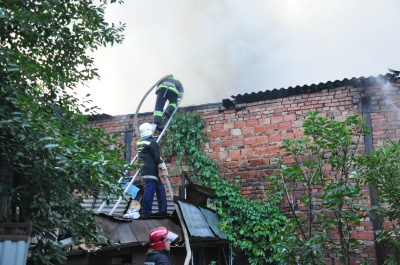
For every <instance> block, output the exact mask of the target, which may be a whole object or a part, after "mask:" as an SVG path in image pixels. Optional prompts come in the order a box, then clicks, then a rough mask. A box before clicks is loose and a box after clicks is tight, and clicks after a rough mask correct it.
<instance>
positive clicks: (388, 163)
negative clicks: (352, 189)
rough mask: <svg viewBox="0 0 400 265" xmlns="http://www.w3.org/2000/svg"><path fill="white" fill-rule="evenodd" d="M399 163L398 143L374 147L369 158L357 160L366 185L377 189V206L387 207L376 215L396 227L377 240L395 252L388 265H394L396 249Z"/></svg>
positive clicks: (399, 212)
mask: <svg viewBox="0 0 400 265" xmlns="http://www.w3.org/2000/svg"><path fill="white" fill-rule="evenodd" d="M399 161H400V141H397V142H395V141H390V140H388V141H386V142H380V143H378V146H377V149H376V150H373V151H372V153H371V155H369V156H364V157H360V158H359V161H358V162H359V164H360V165H362V167H361V168H360V171H361V172H362V175H363V177H365V179H366V181H367V183H369V184H370V185H372V186H374V187H375V188H376V189H377V191H378V195H379V200H380V203H383V204H386V205H388V207H381V208H380V209H379V213H380V215H381V216H385V217H388V219H389V220H390V221H394V222H395V223H396V224H397V227H396V225H393V226H391V227H387V228H386V229H385V228H384V229H383V230H382V231H381V232H380V233H379V237H378V240H379V242H380V243H385V244H387V245H389V246H392V247H393V249H394V250H395V251H394V253H393V261H392V262H393V263H391V264H398V260H399V259H398V258H399V253H398V252H399V249H400V243H399V242H400V232H399V230H398V226H399V225H400V196H399V187H400V178H399V173H400V163H399Z"/></svg>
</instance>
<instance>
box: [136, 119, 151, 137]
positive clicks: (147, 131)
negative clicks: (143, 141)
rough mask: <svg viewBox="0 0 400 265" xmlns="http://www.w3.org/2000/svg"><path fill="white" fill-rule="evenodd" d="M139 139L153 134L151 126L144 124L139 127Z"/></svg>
mask: <svg viewBox="0 0 400 265" xmlns="http://www.w3.org/2000/svg"><path fill="white" fill-rule="evenodd" d="M139 132H140V137H145V136H150V135H151V134H152V133H153V126H151V124H150V123H148V122H146V123H143V124H142V125H140V127H139Z"/></svg>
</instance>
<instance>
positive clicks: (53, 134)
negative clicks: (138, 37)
mask: <svg viewBox="0 0 400 265" xmlns="http://www.w3.org/2000/svg"><path fill="white" fill-rule="evenodd" d="M111 2H112V3H115V2H116V1H115V0H114V1H111ZM106 3H107V1H105V0H104V1H99V4H98V5H95V4H93V3H92V1H89V0H79V1H73V0H60V1H51V0H43V1H35V0H24V1H23V0H3V1H2V2H1V4H0V28H1V29H2V30H1V31H0V165H1V171H0V173H1V182H0V194H1V197H0V201H1V202H2V203H1V205H2V208H1V212H0V214H1V216H0V222H32V223H33V231H32V236H34V237H36V238H37V239H38V242H37V244H36V245H34V247H33V248H31V249H30V252H31V255H30V258H29V262H30V263H32V264H53V263H54V262H56V261H57V262H61V263H62V262H64V261H65V260H66V257H65V253H63V252H62V249H61V248H60V246H59V245H58V244H57V243H55V240H56V238H57V234H56V232H55V229H56V228H57V229H59V231H60V233H64V234H66V233H71V232H74V234H76V235H77V236H76V237H77V239H79V240H81V239H84V240H85V242H86V243H88V244H90V243H91V242H96V240H97V239H98V237H99V236H98V233H97V231H96V229H97V227H96V220H95V218H94V216H93V214H92V213H90V212H88V211H86V210H85V209H83V208H82V207H81V205H80V201H79V200H77V199H76V198H74V197H73V193H74V191H76V190H78V191H80V192H82V193H85V194H87V193H92V194H93V195H94V196H95V197H97V196H98V195H99V192H98V190H99V188H101V190H102V192H104V193H105V194H110V193H119V194H120V193H121V192H122V191H121V188H120V187H119V186H118V185H116V183H117V179H118V178H119V177H120V176H121V174H122V173H123V171H124V170H125V169H126V166H127V165H126V162H125V161H124V160H122V159H121V146H119V145H117V144H116V140H117V136H112V135H108V134H106V133H104V132H103V131H102V130H101V129H99V128H92V127H89V126H88V123H87V116H86V115H88V114H95V113H96V111H97V107H92V108H90V109H88V108H86V107H85V104H86V103H87V102H84V103H79V100H78V99H77V98H76V95H75V94H74V93H72V90H73V89H74V88H76V86H77V84H79V83H84V82H85V81H87V80H90V79H93V78H95V77H99V76H98V74H97V70H96V68H95V67H94V63H93V58H91V57H90V56H89V55H88V52H89V51H91V52H94V51H95V50H96V49H97V47H99V46H101V45H102V46H106V45H107V44H114V43H121V42H122V40H123V35H121V34H122V31H123V29H124V25H122V24H120V25H119V26H114V25H113V24H112V25H109V24H108V23H107V22H106V21H105V20H104V11H105V8H106ZM119 3H122V1H119ZM81 109H83V110H81ZM110 146H115V147H116V148H114V149H110Z"/></svg>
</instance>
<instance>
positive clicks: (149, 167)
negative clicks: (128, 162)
mask: <svg viewBox="0 0 400 265" xmlns="http://www.w3.org/2000/svg"><path fill="white" fill-rule="evenodd" d="M136 149H137V151H138V154H139V159H140V173H141V175H142V178H143V177H144V178H143V180H146V177H147V180H159V177H158V165H159V164H161V163H163V160H162V159H161V157H160V152H159V150H158V144H157V142H156V141H154V139H153V138H152V137H151V136H147V137H142V138H140V140H139V141H138V142H137V143H136Z"/></svg>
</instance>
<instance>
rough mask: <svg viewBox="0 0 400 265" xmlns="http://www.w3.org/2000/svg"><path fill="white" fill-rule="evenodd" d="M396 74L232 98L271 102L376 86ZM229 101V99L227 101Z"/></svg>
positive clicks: (237, 101)
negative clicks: (350, 87) (294, 96)
mask: <svg viewBox="0 0 400 265" xmlns="http://www.w3.org/2000/svg"><path fill="white" fill-rule="evenodd" d="M396 76H397V75H396V74H390V73H388V74H386V75H378V76H376V77H372V76H370V77H367V78H365V77H359V78H355V77H353V78H351V79H347V78H345V79H343V80H335V81H333V82H332V81H328V82H325V83H319V84H318V85H317V84H311V85H303V86H295V87H288V88H280V89H276V88H275V89H273V90H266V91H259V92H257V93H256V92H253V93H250V94H248V93H245V94H238V95H236V96H231V97H232V98H233V99H234V103H251V102H257V101H262V100H270V99H276V98H283V97H289V96H293V95H298V94H305V93H311V92H316V91H320V90H323V89H333V88H337V87H341V86H354V87H359V86H362V85H363V84H375V83H377V82H379V80H382V79H383V80H388V81H393V80H394V79H395V78H396ZM227 101H229V99H228V100H227Z"/></svg>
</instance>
